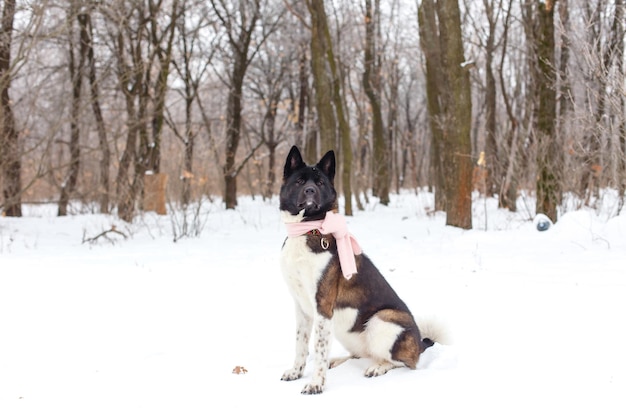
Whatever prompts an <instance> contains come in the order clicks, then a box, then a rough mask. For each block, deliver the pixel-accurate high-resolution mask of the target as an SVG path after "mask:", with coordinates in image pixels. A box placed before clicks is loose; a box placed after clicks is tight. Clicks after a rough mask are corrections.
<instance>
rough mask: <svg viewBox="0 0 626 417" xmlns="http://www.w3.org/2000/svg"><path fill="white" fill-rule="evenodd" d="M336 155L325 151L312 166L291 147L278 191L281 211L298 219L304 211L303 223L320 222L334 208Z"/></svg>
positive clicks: (335, 205)
mask: <svg viewBox="0 0 626 417" xmlns="http://www.w3.org/2000/svg"><path fill="white" fill-rule="evenodd" d="M334 180H335V153H334V152H333V151H328V152H327V153H326V154H325V155H324V156H323V157H322V159H320V161H319V162H318V163H317V164H315V165H307V164H305V163H304V161H303V160H302V155H301V154H300V150H298V148H297V147H296V146H294V147H292V148H291V150H290V151H289V155H288V156H287V160H286V161H285V169H284V171H283V184H282V186H281V188H280V209H281V210H282V211H287V212H289V214H292V215H294V216H295V215H297V214H299V213H300V212H302V211H303V210H304V219H305V220H319V219H323V218H324V216H326V212H328V211H330V210H333V209H335V208H337V192H336V191H335V186H334V183H333V182H334Z"/></svg>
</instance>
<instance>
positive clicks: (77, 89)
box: [58, 1, 89, 216]
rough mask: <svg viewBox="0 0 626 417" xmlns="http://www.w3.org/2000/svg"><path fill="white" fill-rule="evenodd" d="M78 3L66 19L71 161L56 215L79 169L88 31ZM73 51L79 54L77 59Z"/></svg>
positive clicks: (66, 200)
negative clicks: (76, 28) (75, 29)
mask: <svg viewBox="0 0 626 417" xmlns="http://www.w3.org/2000/svg"><path fill="white" fill-rule="evenodd" d="M78 6H79V5H78V4H77V3H76V2H74V1H71V2H70V5H69V10H68V16H67V23H68V29H69V30H68V35H69V42H68V43H69V51H68V52H69V54H68V56H69V63H68V68H69V74H70V80H71V85H72V104H71V111H70V112H71V114H70V140H69V148H70V162H69V167H68V172H67V177H66V178H65V180H64V181H63V183H62V184H61V195H60V197H59V204H58V215H59V216H66V215H67V206H68V204H69V201H70V197H71V195H72V194H73V193H74V191H75V189H76V183H77V182H78V174H79V172H80V127H79V120H80V110H81V96H82V85H83V78H84V76H85V61H86V59H87V51H88V45H89V34H88V32H87V21H86V18H85V15H84V14H79V11H78ZM75 22H77V23H78V26H79V35H78V48H77V47H76V39H75V34H74V25H75ZM76 55H78V60H77V57H76Z"/></svg>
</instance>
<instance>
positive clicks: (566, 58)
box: [0, 0, 626, 229]
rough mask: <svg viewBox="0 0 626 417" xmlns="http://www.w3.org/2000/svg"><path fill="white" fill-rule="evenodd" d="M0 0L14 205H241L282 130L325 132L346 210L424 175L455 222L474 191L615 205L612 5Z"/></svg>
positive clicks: (301, 136)
mask: <svg viewBox="0 0 626 417" xmlns="http://www.w3.org/2000/svg"><path fill="white" fill-rule="evenodd" d="M1 4H2V22H1V28H0V95H1V105H0V188H1V189H2V199H1V200H0V210H2V213H3V215H5V216H21V215H22V208H21V207H22V204H25V203H40V202H51V201H53V202H56V203H57V204H58V214H59V215H67V214H73V213H77V212H78V211H84V210H87V211H94V212H103V213H109V212H113V213H116V214H117V215H118V216H119V217H120V218H121V219H124V220H126V221H130V220H132V219H133V217H134V216H135V215H136V214H137V212H138V211H139V210H144V209H156V210H157V211H158V210H160V209H161V210H162V206H164V202H165V200H166V201H167V202H168V203H169V204H170V207H176V206H178V205H180V206H187V207H189V205H193V204H201V203H202V201H203V200H205V199H207V198H208V199H213V198H215V196H221V197H222V199H223V202H224V204H225V205H226V207H227V208H234V207H236V206H237V197H238V196H240V195H243V194H245V195H253V196H261V197H263V198H268V197H270V196H272V195H274V194H276V193H277V192H278V188H279V186H280V177H281V175H282V174H281V171H282V161H283V158H284V157H285V155H286V153H287V152H288V150H289V147H290V146H291V145H293V144H296V145H299V146H301V147H302V149H303V150H304V154H305V159H306V160H307V161H308V162H310V163H312V162H314V161H316V160H317V158H318V157H319V155H321V154H322V153H323V152H325V151H326V150H327V149H335V151H336V152H337V155H338V162H339V169H338V177H337V184H336V185H337V186H338V188H339V189H340V190H341V192H342V194H343V196H344V197H345V199H344V207H343V210H344V211H345V213H346V214H348V215H349V214H352V211H353V210H354V209H353V204H354V205H356V209H359V208H361V207H362V206H364V205H365V203H366V202H367V199H368V198H369V197H370V196H372V195H373V196H375V197H377V198H379V199H380V202H381V203H382V204H386V203H387V202H388V201H389V193H390V192H394V191H399V190H400V189H406V188H415V189H417V188H421V187H428V188H429V189H430V190H431V191H435V197H436V198H435V207H433V209H435V210H443V211H445V212H446V215H447V224H450V225H454V226H459V227H462V228H466V229H467V228H471V227H472V224H471V203H472V199H471V195H472V192H476V191H478V192H480V193H482V194H484V195H486V196H490V197H491V196H494V195H495V196H497V197H498V201H499V204H500V206H501V207H505V208H508V209H510V210H516V209H517V207H516V202H517V198H516V197H517V196H518V195H519V193H520V191H527V192H529V193H534V194H535V197H536V212H541V213H545V214H546V215H548V216H549V217H550V218H551V219H552V220H553V221H556V220H557V217H558V213H559V212H563V210H565V208H564V206H563V205H562V204H561V203H562V198H563V196H564V195H565V194H566V193H571V194H573V195H575V196H576V197H577V201H579V204H581V205H589V204H601V203H602V199H601V198H597V197H599V196H600V190H601V189H603V188H607V187H608V188H613V189H616V190H617V191H618V195H619V198H618V201H619V208H618V210H617V211H616V213H617V214H619V212H620V210H621V208H622V206H623V204H624V194H625V188H626V157H625V154H626V111H625V100H626V91H625V74H624V36H625V25H626V23H625V18H624V5H623V1H622V0H589V1H587V0H558V1H556V0H554V1H538V0H520V1H505V0H481V1H470V0H421V1H403V0H388V1H382V2H381V1H380V0H348V1H321V0H320V1H317V0H240V1H225V0H202V1H200V0H111V1H106V2H102V1H96V0H91V1H90V0H81V1H79V0H38V1H26V0H3V2H2V3H1ZM155 195H156V196H157V197H159V196H160V198H161V201H158V200H159V199H158V198H157V202H156V203H154V202H153V201H152V200H153V198H154V196H155ZM155 204H156V205H155ZM160 207H161V208H160Z"/></svg>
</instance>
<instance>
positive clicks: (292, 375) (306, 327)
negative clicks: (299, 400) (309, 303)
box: [281, 305, 313, 381]
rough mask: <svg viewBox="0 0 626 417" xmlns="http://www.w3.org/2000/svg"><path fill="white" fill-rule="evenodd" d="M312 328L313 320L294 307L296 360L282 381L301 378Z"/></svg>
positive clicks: (284, 374) (307, 354)
mask: <svg viewBox="0 0 626 417" xmlns="http://www.w3.org/2000/svg"><path fill="white" fill-rule="evenodd" d="M312 327H313V319H312V318H311V317H309V316H307V315H306V314H305V313H304V312H303V311H302V309H301V308H300V306H298V305H296V358H295V359H294V361H293V367H292V368H291V369H288V370H286V371H285V373H283V376H282V378H281V379H282V380H283V381H293V380H295V379H298V378H300V377H302V374H303V373H304V367H305V366H306V358H307V356H309V338H310V337H311V328H312Z"/></svg>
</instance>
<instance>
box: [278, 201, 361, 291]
mask: <svg viewBox="0 0 626 417" xmlns="http://www.w3.org/2000/svg"><path fill="white" fill-rule="evenodd" d="M285 226H286V227H287V236H289V237H297V236H302V235H308V234H312V235H315V233H316V231H317V233H319V234H320V235H321V234H332V235H333V237H334V238H335V241H336V243H337V254H338V255H339V265H340V266H341V271H342V273H343V276H344V277H345V278H346V279H350V278H351V277H352V275H354V274H356V272H357V271H356V260H355V258H354V256H355V255H360V254H361V253H362V251H361V247H360V246H359V244H358V243H357V241H356V239H355V238H354V236H352V235H351V234H350V233H349V232H348V225H347V223H346V218H345V217H344V216H342V215H341V214H338V213H334V212H332V211H329V212H328V213H326V217H325V218H324V220H315V221H310V222H302V221H300V222H294V223H285ZM327 248H328V246H326V247H325V248H324V249H327Z"/></svg>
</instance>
